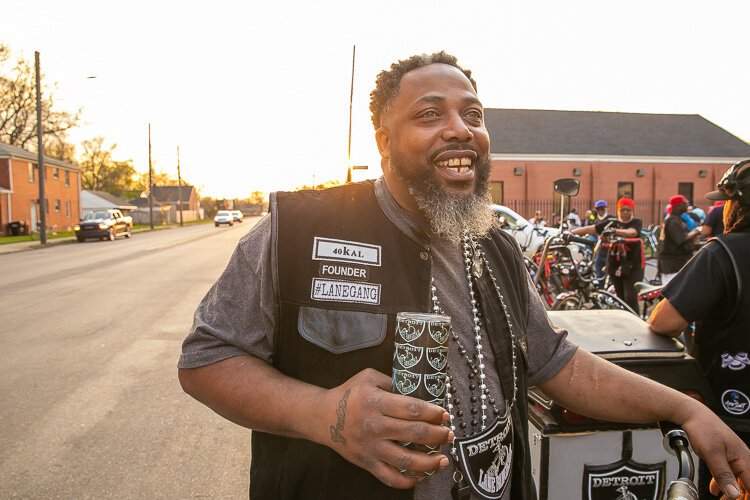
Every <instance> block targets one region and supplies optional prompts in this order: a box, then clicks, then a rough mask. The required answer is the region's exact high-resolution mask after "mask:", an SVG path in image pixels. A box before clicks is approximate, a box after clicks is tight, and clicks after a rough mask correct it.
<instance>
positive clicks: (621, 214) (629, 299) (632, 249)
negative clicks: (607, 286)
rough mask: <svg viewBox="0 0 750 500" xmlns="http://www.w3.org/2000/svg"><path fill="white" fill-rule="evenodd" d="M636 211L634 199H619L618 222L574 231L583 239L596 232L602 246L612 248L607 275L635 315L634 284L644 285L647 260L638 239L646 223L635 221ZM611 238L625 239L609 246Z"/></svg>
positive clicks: (610, 220) (613, 220)
mask: <svg viewBox="0 0 750 500" xmlns="http://www.w3.org/2000/svg"><path fill="white" fill-rule="evenodd" d="M633 210H635V202H634V201H633V200H632V199H631V198H627V197H623V198H620V199H619V200H618V202H617V219H614V218H609V219H604V220H602V221H599V222H597V223H596V224H595V225H593V226H583V227H580V228H578V229H574V230H572V231H571V233H573V234H576V235H584V234H593V233H594V232H596V234H598V235H599V237H600V238H602V245H607V247H608V248H609V252H608V259H607V273H608V274H609V277H610V279H611V280H612V284H614V285H615V290H616V291H617V296H618V297H620V298H621V299H622V300H623V301H624V302H625V303H626V304H627V305H629V306H630V308H631V309H633V311H638V297H637V295H636V293H635V284H636V283H637V282H639V281H643V270H644V267H645V259H644V257H643V241H642V240H641V238H640V237H639V235H640V234H641V229H643V221H641V219H636V218H635V217H633ZM609 235H611V236H619V237H620V238H625V241H624V242H617V243H608V242H607V241H606V240H607V237H608V236H609Z"/></svg>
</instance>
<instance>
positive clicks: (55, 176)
mask: <svg viewBox="0 0 750 500" xmlns="http://www.w3.org/2000/svg"><path fill="white" fill-rule="evenodd" d="M52 178H53V179H59V178H60V169H59V168H57V167H55V168H53V169H52Z"/></svg>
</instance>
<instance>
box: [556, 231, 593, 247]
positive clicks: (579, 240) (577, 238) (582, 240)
mask: <svg viewBox="0 0 750 500" xmlns="http://www.w3.org/2000/svg"><path fill="white" fill-rule="evenodd" d="M561 237H562V239H563V240H565V241H567V242H571V241H572V242H574V243H580V244H581V245H586V246H589V247H593V246H594V245H596V242H595V241H594V240H590V239H588V238H581V237H580V236H576V235H574V234H571V233H563V234H562V236H561Z"/></svg>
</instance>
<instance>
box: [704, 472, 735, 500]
mask: <svg viewBox="0 0 750 500" xmlns="http://www.w3.org/2000/svg"><path fill="white" fill-rule="evenodd" d="M708 489H709V490H710V491H711V493H712V494H713V495H719V494H720V493H721V492H724V494H725V495H726V498H729V499H732V500H734V499H736V498H740V489H739V487H738V485H737V479H736V478H735V477H734V474H732V472H730V471H729V470H722V471H719V472H717V473H715V474H714V477H713V478H712V479H711V483H710V484H709V485H708ZM719 490H721V491H719ZM722 498H723V497H722Z"/></svg>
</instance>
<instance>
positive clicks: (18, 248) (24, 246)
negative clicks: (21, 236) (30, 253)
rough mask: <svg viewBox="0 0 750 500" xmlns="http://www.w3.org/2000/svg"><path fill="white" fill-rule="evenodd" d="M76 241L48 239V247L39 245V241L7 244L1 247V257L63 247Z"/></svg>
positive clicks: (74, 239)
mask: <svg viewBox="0 0 750 500" xmlns="http://www.w3.org/2000/svg"><path fill="white" fill-rule="evenodd" d="M74 241H76V238H75V236H70V237H67V238H54V239H48V240H47V244H46V245H42V244H41V243H39V240H34V241H19V242H18V243H7V244H5V245H0V255H2V254H5V253H16V252H23V251H25V250H36V249H38V248H47V247H51V246H53V245H61V244H64V243H71V242H74Z"/></svg>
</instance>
